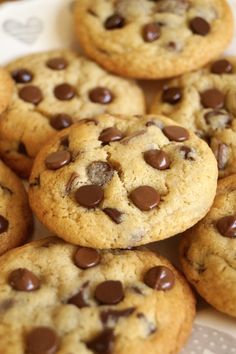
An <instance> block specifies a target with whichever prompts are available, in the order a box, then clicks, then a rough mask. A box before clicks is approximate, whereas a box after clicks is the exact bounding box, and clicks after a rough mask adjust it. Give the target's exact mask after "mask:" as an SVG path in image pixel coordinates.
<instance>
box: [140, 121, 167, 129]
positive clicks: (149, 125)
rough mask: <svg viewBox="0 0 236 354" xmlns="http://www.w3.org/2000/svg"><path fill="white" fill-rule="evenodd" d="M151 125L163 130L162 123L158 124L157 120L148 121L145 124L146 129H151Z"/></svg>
mask: <svg viewBox="0 0 236 354" xmlns="http://www.w3.org/2000/svg"><path fill="white" fill-rule="evenodd" d="M153 125H154V126H156V127H157V128H159V129H163V127H164V125H163V123H162V122H160V121H158V120H149V121H148V122H147V123H146V124H145V126H146V127H151V126H153Z"/></svg>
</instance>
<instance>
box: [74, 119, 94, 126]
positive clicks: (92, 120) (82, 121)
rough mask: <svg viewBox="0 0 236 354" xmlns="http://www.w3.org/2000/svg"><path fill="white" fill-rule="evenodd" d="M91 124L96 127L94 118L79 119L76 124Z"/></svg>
mask: <svg viewBox="0 0 236 354" xmlns="http://www.w3.org/2000/svg"><path fill="white" fill-rule="evenodd" d="M89 123H92V124H94V125H98V121H97V120H96V119H94V118H84V119H80V120H79V121H78V122H77V124H89Z"/></svg>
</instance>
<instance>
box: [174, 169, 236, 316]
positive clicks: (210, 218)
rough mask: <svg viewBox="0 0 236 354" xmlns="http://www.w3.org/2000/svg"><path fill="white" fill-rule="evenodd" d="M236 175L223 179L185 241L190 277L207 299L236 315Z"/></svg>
mask: <svg viewBox="0 0 236 354" xmlns="http://www.w3.org/2000/svg"><path fill="white" fill-rule="evenodd" d="M235 249H236V175H232V176H229V177H226V178H223V179H222V180H220V182H219V185H218V189H217V194H216V198H215V201H214V204H213V206H212V208H211V210H210V211H209V213H208V214H207V216H206V217H205V218H204V219H203V220H201V221H200V222H199V223H198V224H197V225H196V226H194V227H193V228H192V229H190V230H189V231H187V232H186V234H185V236H184V238H183V240H182V241H181V248H180V253H181V256H180V257H181V263H182V266H183V270H184V273H185V274H186V276H187V278H188V280H189V281H190V282H191V283H192V284H193V285H194V287H195V288H196V290H197V291H198V292H199V294H200V295H201V296H203V297H204V298H205V299H206V301H208V302H209V303H210V304H211V305H212V306H214V307H216V308H217V309H218V310H219V311H222V312H224V313H226V314H228V315H230V316H233V317H236V310H235V302H236V287H235V281H236V260H235Z"/></svg>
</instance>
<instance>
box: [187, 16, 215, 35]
mask: <svg viewBox="0 0 236 354" xmlns="http://www.w3.org/2000/svg"><path fill="white" fill-rule="evenodd" d="M190 28H191V30H192V32H193V33H195V34H199V35H200V36H206V35H207V34H208V33H209V32H210V29H211V28H210V25H209V23H208V22H207V21H206V20H204V18H202V17H195V18H193V19H192V20H191V21H190Z"/></svg>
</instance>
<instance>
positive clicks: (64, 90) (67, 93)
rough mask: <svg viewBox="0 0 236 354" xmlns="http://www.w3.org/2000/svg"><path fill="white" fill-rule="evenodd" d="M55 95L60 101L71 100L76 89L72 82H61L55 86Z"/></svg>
mask: <svg viewBox="0 0 236 354" xmlns="http://www.w3.org/2000/svg"><path fill="white" fill-rule="evenodd" d="M54 95H55V96H56V98H58V100H60V101H70V100H72V98H74V97H75V95H76V91H75V88H74V87H73V86H71V85H70V84H66V83H65V84H61V85H58V86H56V87H55V88H54Z"/></svg>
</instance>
